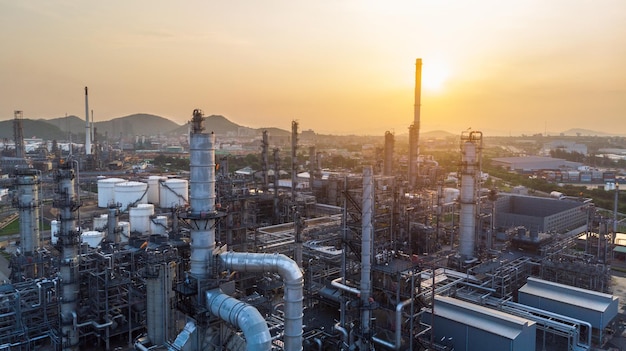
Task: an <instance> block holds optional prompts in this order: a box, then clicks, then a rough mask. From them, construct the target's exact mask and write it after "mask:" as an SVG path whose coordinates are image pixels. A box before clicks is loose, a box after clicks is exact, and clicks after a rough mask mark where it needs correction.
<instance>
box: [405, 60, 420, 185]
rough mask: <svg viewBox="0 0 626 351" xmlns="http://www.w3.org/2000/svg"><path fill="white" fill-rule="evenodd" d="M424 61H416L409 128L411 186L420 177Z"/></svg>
mask: <svg viewBox="0 0 626 351" xmlns="http://www.w3.org/2000/svg"><path fill="white" fill-rule="evenodd" d="M421 101H422V59H420V58H418V59H417V60H415V105H414V106H413V124H411V126H409V175H408V177H409V185H410V186H411V187H414V186H415V185H416V184H417V176H418V175H419V169H418V167H419V165H418V157H419V134H420V113H421V112H420V111H421V106H422V103H421Z"/></svg>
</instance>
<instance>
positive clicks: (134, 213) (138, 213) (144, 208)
mask: <svg viewBox="0 0 626 351" xmlns="http://www.w3.org/2000/svg"><path fill="white" fill-rule="evenodd" d="M129 212H130V224H131V230H132V231H133V232H139V233H141V234H150V216H152V215H154V205H153V204H139V205H137V206H135V207H131V208H130V210H129Z"/></svg>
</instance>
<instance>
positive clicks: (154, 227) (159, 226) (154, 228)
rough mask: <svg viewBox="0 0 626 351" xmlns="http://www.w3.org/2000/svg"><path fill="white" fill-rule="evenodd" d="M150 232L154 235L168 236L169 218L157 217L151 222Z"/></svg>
mask: <svg viewBox="0 0 626 351" xmlns="http://www.w3.org/2000/svg"><path fill="white" fill-rule="evenodd" d="M150 232H151V233H152V234H158V235H166V234H167V216H156V217H155V218H152V219H151V220H150Z"/></svg>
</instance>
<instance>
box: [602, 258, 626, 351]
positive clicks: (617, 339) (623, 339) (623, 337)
mask: <svg viewBox="0 0 626 351" xmlns="http://www.w3.org/2000/svg"><path fill="white" fill-rule="evenodd" d="M612 289H613V295H614V296H617V297H618V298H619V308H618V317H617V323H616V324H615V327H614V330H613V332H614V336H613V339H611V340H610V341H609V342H608V343H607V344H606V345H605V347H604V350H620V351H626V324H625V323H626V273H624V272H621V271H615V270H614V271H613V278H612Z"/></svg>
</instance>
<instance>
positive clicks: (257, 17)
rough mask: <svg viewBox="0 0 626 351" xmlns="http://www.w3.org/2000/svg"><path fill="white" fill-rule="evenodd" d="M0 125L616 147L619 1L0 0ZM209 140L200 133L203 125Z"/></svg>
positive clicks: (623, 47)
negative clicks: (417, 84)
mask: <svg viewBox="0 0 626 351" xmlns="http://www.w3.org/2000/svg"><path fill="white" fill-rule="evenodd" d="M0 47H1V50H0V119H10V118H13V111H14V110H23V111H24V118H33V119H36V118H55V117H61V116H65V115H66V114H70V115H78V116H80V117H83V118H84V95H83V94H84V90H83V89H84V87H85V86H88V87H89V92H90V100H89V101H90V107H91V108H92V109H93V110H94V116H95V120H96V121H101V120H109V119H112V118H116V117H122V116H126V115H129V114H133V113H151V114H156V115H160V116H163V117H166V118H169V119H172V120H174V121H176V122H177V123H179V124H182V123H184V122H186V121H187V120H189V119H190V118H191V112H192V110H193V109H194V108H201V109H202V110H204V112H205V114H207V115H210V114H221V115H224V116H226V117H227V118H228V119H230V120H231V121H233V122H235V123H238V124H241V125H245V126H249V127H254V128H259V127H269V126H272V127H279V128H283V129H287V130H288V129H290V123H291V121H292V120H294V119H295V120H298V121H299V122H300V129H301V130H306V129H313V130H315V131H316V132H318V133H332V134H372V135H376V134H378V135H383V134H384V132H385V131H387V130H389V131H394V132H395V133H396V134H404V133H406V132H407V128H408V126H409V124H410V123H411V122H412V121H413V87H414V74H415V73H414V70H415V59H416V58H418V57H421V58H422V59H423V76H424V82H423V90H422V115H421V116H422V117H421V122H422V128H421V130H422V131H429V130H447V131H450V132H452V133H460V131H462V130H466V129H467V128H470V127H471V128H472V129H474V130H480V131H483V133H485V135H489V134H492V135H496V134H497V135H519V134H521V133H543V132H545V131H548V132H552V133H556V132H560V131H564V130H566V129H569V128H587V129H592V130H596V131H601V132H611V133H618V134H625V135H626V1H624V0H588V1H585V0H549V1H546V0H524V1H514V0H511V1H502V0H474V1H463V0H457V1H445V0H436V1H433V0H431V1H420V0H410V1H373V0H315V1H295V0H263V1H254V0H249V1H238V0H232V1H212V0H185V1H164V0H131V1H129V0H107V1H78V0H72V1H70V0H46V1H34V0H32V1H31V0H20V1H16V0H0ZM208 127H209V129H210V126H208Z"/></svg>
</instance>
